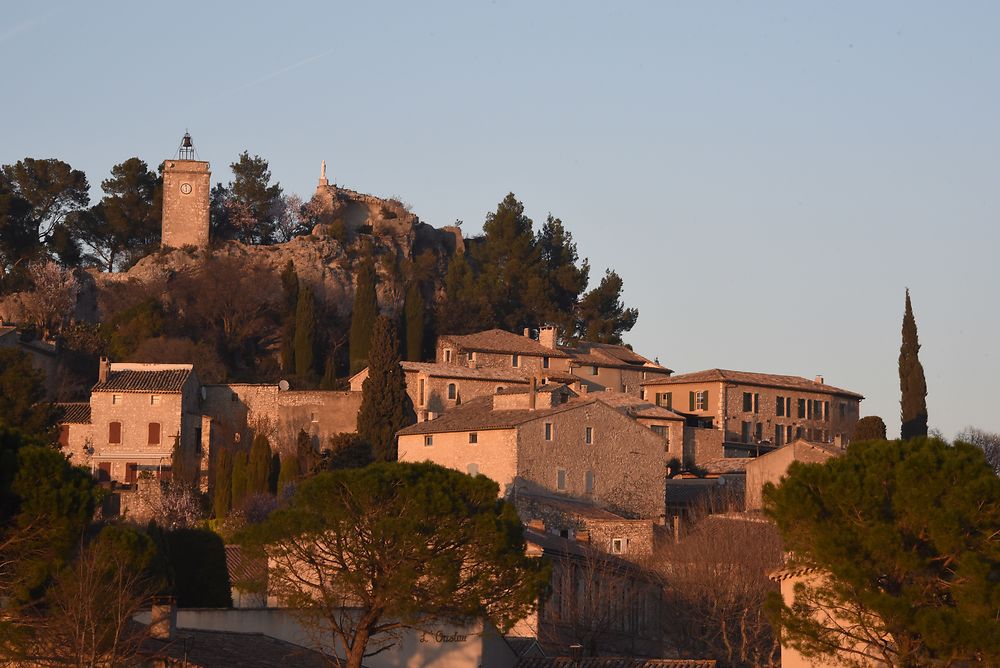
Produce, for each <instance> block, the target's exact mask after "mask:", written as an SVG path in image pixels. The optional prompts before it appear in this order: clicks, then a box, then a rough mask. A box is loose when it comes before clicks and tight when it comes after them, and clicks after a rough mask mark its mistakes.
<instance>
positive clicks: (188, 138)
mask: <svg viewBox="0 0 1000 668" xmlns="http://www.w3.org/2000/svg"><path fill="white" fill-rule="evenodd" d="M181 148H194V144H192V143H191V135H190V133H187V132H185V133H184V141H183V142H181Z"/></svg>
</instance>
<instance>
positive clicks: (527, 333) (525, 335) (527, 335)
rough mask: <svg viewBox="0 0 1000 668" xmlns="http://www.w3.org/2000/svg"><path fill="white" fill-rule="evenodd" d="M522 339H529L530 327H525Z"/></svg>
mask: <svg viewBox="0 0 1000 668" xmlns="http://www.w3.org/2000/svg"><path fill="white" fill-rule="evenodd" d="M524 338H526V339H530V338H531V328H530V327H525V328H524Z"/></svg>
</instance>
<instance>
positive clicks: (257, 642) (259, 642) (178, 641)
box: [140, 628, 329, 668]
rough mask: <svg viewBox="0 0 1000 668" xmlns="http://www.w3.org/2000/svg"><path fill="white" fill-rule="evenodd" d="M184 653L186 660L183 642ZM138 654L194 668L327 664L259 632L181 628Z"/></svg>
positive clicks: (313, 654) (318, 656)
mask: <svg viewBox="0 0 1000 668" xmlns="http://www.w3.org/2000/svg"><path fill="white" fill-rule="evenodd" d="M185 639H187V641H188V642H187V653H186V657H185V642H184V640H185ZM140 655H141V656H144V657H147V658H169V659H173V660H174V661H176V662H177V664H176V665H180V662H181V661H183V660H184V659H185V658H186V659H187V661H186V665H188V666H192V667H193V668H230V667H232V666H244V667H245V668H270V667H271V666H302V668H314V667H315V668H320V667H321V666H323V667H325V666H328V665H329V664H328V663H327V662H326V661H325V660H324V657H323V655H322V654H320V653H319V652H315V651H313V650H310V649H306V648H305V647H301V646H299V645H294V644H292V643H290V642H285V641H284V640H278V639H277V638H272V637H271V636H266V635H264V634H262V633H236V632H233V631H205V630H201V629H187V628H182V629H178V630H177V634H176V635H175V636H174V637H172V638H170V639H169V640H159V639H156V638H147V639H146V640H144V641H143V643H142V647H141V649H140ZM171 665H174V664H173V663H171Z"/></svg>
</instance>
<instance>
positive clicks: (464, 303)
mask: <svg viewBox="0 0 1000 668" xmlns="http://www.w3.org/2000/svg"><path fill="white" fill-rule="evenodd" d="M444 293H445V298H444V300H443V301H442V302H441V303H440V304H439V305H438V326H439V327H440V331H442V332H446V333H448V334H468V333H470V332H477V331H480V330H484V329H491V328H493V327H495V326H496V324H497V323H496V320H495V319H494V318H493V310H492V308H491V307H490V303H489V300H488V299H487V297H486V295H485V294H484V293H483V292H482V291H481V290H480V286H479V282H478V281H477V280H476V275H475V272H474V271H473V270H472V267H471V265H469V262H468V260H467V259H466V257H465V253H458V254H456V255H455V256H454V257H452V258H451V261H450V262H449V263H448V272H447V274H446V275H445V279H444Z"/></svg>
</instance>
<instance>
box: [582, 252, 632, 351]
mask: <svg viewBox="0 0 1000 668" xmlns="http://www.w3.org/2000/svg"><path fill="white" fill-rule="evenodd" d="M622 285H623V284H622V279H621V277H620V276H619V275H618V274H617V273H616V272H614V271H612V270H610V269H608V270H607V271H606V272H605V273H604V278H602V279H601V283H600V285H598V286H597V287H596V288H594V289H593V290H591V291H590V292H588V293H587V294H585V295H584V296H583V298H582V299H581V300H580V304H579V307H578V319H577V335H578V336H579V337H580V338H582V339H583V340H585V341H594V342H597V343H621V342H622V333H623V332H627V331H629V330H630V329H632V327H634V326H635V321H636V320H638V319H639V310H638V309H635V308H625V306H624V305H623V304H622V301H621V293H622Z"/></svg>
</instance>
